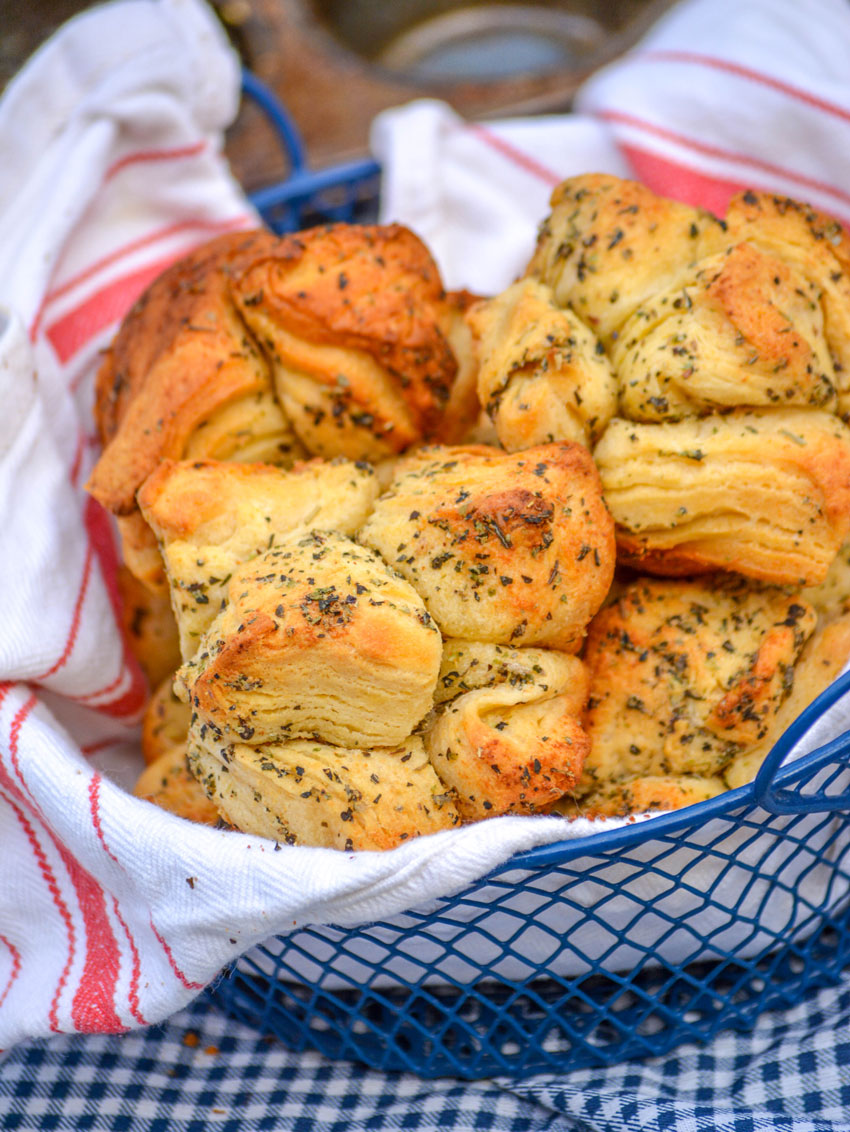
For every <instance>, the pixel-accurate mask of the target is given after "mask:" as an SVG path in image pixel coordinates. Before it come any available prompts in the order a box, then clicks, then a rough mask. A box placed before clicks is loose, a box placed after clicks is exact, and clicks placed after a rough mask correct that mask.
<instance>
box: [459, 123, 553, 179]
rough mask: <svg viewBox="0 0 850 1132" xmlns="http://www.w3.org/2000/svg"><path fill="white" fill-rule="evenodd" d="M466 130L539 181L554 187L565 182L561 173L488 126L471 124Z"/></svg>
mask: <svg viewBox="0 0 850 1132" xmlns="http://www.w3.org/2000/svg"><path fill="white" fill-rule="evenodd" d="M465 128H466V129H467V130H468V131H469V132H470V133H471V134H473V135H474V136H475V137H477V138H478V139H479V141H482V142H484V144H485V145H488V146H490V148H491V149H494V150H495V151H496V152H497V153H500V154H501V155H502V157H504V158H506V159H507V160H508V161H510V163H511V164H512V165H516V166H518V167H519V168H520V169H523V170H524V171H525V172H526V173H530V174H531V176H532V177H537V179H538V180H540V181H545V183H546V184H547V185H552V186H554V185H557V184H559V183H560V182H561V181H563V179H564V178H563V177H562V176H561V175H560V174H559V173H555V172H554V171H553V170H552V169H549V168H547V167H546V166H545V165H543V164H542V163H541V162H539V161H537V160H535V158H533V157H529V155H528V154H527V153H523V151H522V150H521V149H517V148H516V146H513V145H511V143H510V142H506V141H505V140H504V139H503V138H500V137H498V135H496V134H494V133H493V132H492V131H491V130H488V129H487V127H486V126H482V125H481V124H480V123H477V122H471V123H468V124H467V125H466V127H465Z"/></svg>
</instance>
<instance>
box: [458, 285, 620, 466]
mask: <svg viewBox="0 0 850 1132" xmlns="http://www.w3.org/2000/svg"><path fill="white" fill-rule="evenodd" d="M467 319H468V321H469V324H470V326H471V327H472V329H473V332H474V334H475V337H476V340H477V350H478V355H479V370H478V395H479V397H480V399H481V404H482V405H483V406H484V407H485V409H486V410H487V412H488V414H489V415H490V417H491V418H492V420H493V422H494V424H495V426H496V432H497V434H498V437H499V441H500V443H501V444H502V445H503V446H504V447H505V448H506V449H507V450H508V451H509V452H516V451H518V450H520V449H522V448H531V447H532V446H533V445H535V444H545V443H547V442H548V441H552V440H572V441H575V442H576V443H578V444H587V445H590V444H591V443H592V442H593V441H595V440H597V439H598V438H599V436H600V435H601V434H602V431H603V429H604V428H605V426H606V425H607V424H608V421H609V420H610V419H611V417H613V415H614V413H615V412H616V410H617V382H616V379H615V377H614V374H613V373H612V371H611V364H610V362H609V361H608V358H607V357H606V356H605V352H604V350H603V349H602V346H601V344H600V343H599V342H598V341H597V339H596V338H595V337H594V336H593V334H592V332H591V331H590V330H589V329H588V328H587V327H586V326H585V325H584V324H583V323H582V322H580V321H579V319H578V318H577V317H576V316H575V315H574V314H573V313H572V311H570V310H567V309H559V308H558V307H557V306H556V305H555V303H554V301H553V298H552V292H551V291H550V289H549V288H548V287H546V286H545V285H544V284H542V283H538V282H536V281H535V280H533V279H523V280H521V281H520V282H519V283H514V284H513V286H511V287H509V288H508V289H507V291H503V292H502V294H501V295H497V296H496V298H494V299H490V300H489V301H487V302H482V303H478V304H476V305H475V306H473V307H471V308H470V310H469V312H468V314H467Z"/></svg>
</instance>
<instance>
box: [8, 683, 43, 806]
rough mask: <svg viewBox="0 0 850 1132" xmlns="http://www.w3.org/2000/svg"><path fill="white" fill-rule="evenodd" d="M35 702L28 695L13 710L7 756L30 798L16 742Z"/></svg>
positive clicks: (33, 698)
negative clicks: (14, 710) (20, 704)
mask: <svg viewBox="0 0 850 1132" xmlns="http://www.w3.org/2000/svg"><path fill="white" fill-rule="evenodd" d="M37 703H38V700H37V699H36V698H35V696H33V695H30V696H28V697H27V698H26V700H25V701H24V703H23V705H22V706H21V707H20V708H18V710H17V712H15V715H14V717H13V719H12V726H11V727H10V728H9V756H10V758H11V761H12V767H13V769H14V771H15V774H17V776H18V778H19V779H20V780H21V785H22V786H23V787H24V789H25V790H26V791H27V793H28V794H29V795H30V798H32V794H31V793H30V790H29V787H28V786H27V784H26V782H25V781H24V776H23V775H22V774H21V767H20V763H19V762H18V742H19V740H20V737H21V728H22V727H23V725H24V721H25V720H26V718H27V716H28V715H29V714H30V712H31V711H32V709H33V708H34V707H35V705H36V704H37ZM23 797H24V796H23V794H21V801H23Z"/></svg>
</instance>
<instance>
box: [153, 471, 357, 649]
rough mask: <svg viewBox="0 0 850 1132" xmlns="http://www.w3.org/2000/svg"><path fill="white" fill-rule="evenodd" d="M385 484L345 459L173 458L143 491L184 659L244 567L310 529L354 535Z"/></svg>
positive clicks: (156, 473) (196, 643)
mask: <svg viewBox="0 0 850 1132" xmlns="http://www.w3.org/2000/svg"><path fill="white" fill-rule="evenodd" d="M378 491H379V486H378V482H377V477H376V476H375V473H374V471H373V470H372V468H371V467H370V466H369V465H368V464H364V463H358V464H352V463H350V462H349V461H347V460H341V461H337V462H334V463H324V462H322V461H320V460H315V461H311V462H309V463H306V464H299V465H298V466H297V467H296V468H293V469H291V470H289V471H284V470H283V469H281V468H276V467H272V466H271V465H267V464H235V463H218V462H214V461H203V462H202V461H197V462H195V463H190V462H188V461H181V462H174V461H170V460H165V461H163V462H162V464H160V466H159V468H158V469H157V470H156V471H155V472H154V473H153V475H151V476H149V477H148V479H147V480H146V481H145V483H144V485H143V487H142V489H141V491H140V492H139V506H140V507H141V511H142V514H143V515H144V517H145V519H146V520H147V522H148V523H149V525H150V527H151V529H152V530H153V531H155V533H156V536H157V538H158V539H159V542H160V546H161V550H162V556H163V558H164V561H165V567H166V573H167V576H168V581H169V585H170V587H171V600H172V605H173V606H174V610H175V613H176V616H177V623H178V625H179V628H180V646H181V650H182V655H183V659H184V660H189V659H190V658H191V657H192V656H193V655H194V653H195V651H196V649H197V647H198V642H199V640H200V639H201V636H202V635H203V633H204V632H205V631H206V629H207V628H208V627H209V625H210V624H211V623H212V621H213V619H214V618H215V616H216V615H217V613H218V612H219V610H220V609H221V608H222V605H223V603H224V600H225V595H226V593H227V585H228V582H229V580H230V576H231V575H232V573H233V571H234V569H235V568H236V567H237V566H238V565H239V563H241V562H245V561H247V560H248V559H250V558H253V557H255V556H256V555H257V554H259V553H260V552H261V551H263V550H268V549H269V548H270V547H272V546H274V545H275V544H276V543H279V542H280V541H282V540H283V539H284V538H286V537H288V536H290V535H292V534H294V533H297V532H301V533H302V534H306V533H307V532H308V531H309V530H314V529H315V530H335V531H338V532H339V533H341V534H353V533H354V532H355V531H356V530H357V529H358V527H360V526H361V525H362V524H363V522H364V520H365V519H366V516H367V515H368V514H369V512H370V510H371V508H372V506H373V504H374V501H375V499H376V498H377V496H378Z"/></svg>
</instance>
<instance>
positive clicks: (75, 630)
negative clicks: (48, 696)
mask: <svg viewBox="0 0 850 1132" xmlns="http://www.w3.org/2000/svg"><path fill="white" fill-rule="evenodd" d="M92 559H93V553H92V546H91V543H89V545H88V546H87V547H86V557H85V561H84V562H83V576H82V579H81V580H80V588H79V590H78V591H77V600H76V601H75V602H74V612H73V614H72V616H71V627H70V628H69V630H68V636H67V638H66V640H65V647H64V648H63V650H62V652H61V654H60V656H59V659H58V660H57V661H56V663H55V664H52V665H51V666H50V668H48V669H47V671H46V672H42V674H41V675H40V676H34V677H33V679H34V680H37V681H42V680H46V679H47V678H48V676H53V675H54V674H55V673H57V672H58V671H59V669H60V668H64V666H65V665H66V664H67V663H68V660H69V658H70V656H71V653H72V652H73V651H74V645H75V644H76V643H77V636H78V634H79V632H80V620H81V618H82V613H83V603H84V602H85V600H86V594H87V592H88V588H89V580H90V578H91V567H92Z"/></svg>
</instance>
